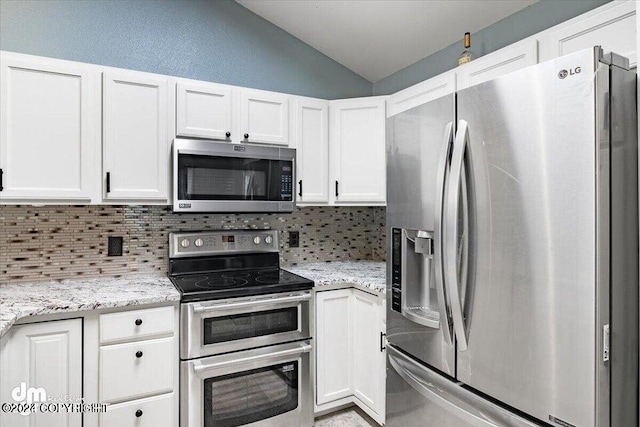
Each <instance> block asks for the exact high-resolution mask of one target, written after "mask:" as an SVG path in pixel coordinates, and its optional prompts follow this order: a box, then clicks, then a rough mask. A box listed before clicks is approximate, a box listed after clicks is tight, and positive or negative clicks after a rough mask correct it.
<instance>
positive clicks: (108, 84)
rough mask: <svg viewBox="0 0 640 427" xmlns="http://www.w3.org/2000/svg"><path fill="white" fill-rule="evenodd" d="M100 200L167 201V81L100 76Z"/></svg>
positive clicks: (113, 74) (132, 74)
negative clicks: (102, 93)
mask: <svg viewBox="0 0 640 427" xmlns="http://www.w3.org/2000/svg"><path fill="white" fill-rule="evenodd" d="M103 92H104V99H103V102H104V105H103V114H104V129H103V132H104V135H103V157H104V179H105V181H104V184H105V186H104V198H105V199H107V200H125V201H127V200H128V201H131V200H135V201H164V202H166V201H167V197H168V194H169V192H168V181H169V172H170V170H171V167H170V164H169V150H170V146H171V144H170V136H169V134H170V132H169V117H170V114H169V102H168V95H169V80H168V78H164V77H160V76H155V75H149V74H146V73H138V72H135V71H121V70H117V71H115V70H114V71H112V70H109V71H106V72H105V73H104V90H103Z"/></svg>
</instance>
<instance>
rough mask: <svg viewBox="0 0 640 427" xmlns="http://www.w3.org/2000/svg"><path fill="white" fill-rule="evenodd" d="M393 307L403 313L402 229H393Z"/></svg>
mask: <svg viewBox="0 0 640 427" xmlns="http://www.w3.org/2000/svg"><path fill="white" fill-rule="evenodd" d="M391 245H392V246H391V309H392V310H394V311H397V312H398V313H402V229H401V228H392V229H391Z"/></svg>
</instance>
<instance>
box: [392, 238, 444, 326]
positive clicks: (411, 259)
mask: <svg viewBox="0 0 640 427" xmlns="http://www.w3.org/2000/svg"><path fill="white" fill-rule="evenodd" d="M391 233H392V237H391V238H392V251H391V269H392V270H391V290H392V296H391V307H392V309H393V310H394V311H397V312H399V313H402V315H403V316H404V317H406V318H407V319H409V320H411V321H413V322H415V323H418V324H421V325H424V326H429V327H432V328H439V326H440V312H439V308H438V298H437V290H436V279H435V269H434V261H433V250H434V238H433V232H432V231H425V230H410V229H404V228H392V230H391Z"/></svg>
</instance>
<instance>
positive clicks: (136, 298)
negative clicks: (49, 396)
mask: <svg viewBox="0 0 640 427" xmlns="http://www.w3.org/2000/svg"><path fill="white" fill-rule="evenodd" d="M178 301H180V293H179V292H178V291H177V290H176V289H175V287H174V286H173V284H172V283H171V281H170V280H169V278H168V277H167V276H166V275H159V274H157V275H155V274H154V275H137V274H134V275H130V276H121V277H115V278H114V277H109V278H91V279H69V280H62V281H48V282H34V283H5V284H0V338H2V337H3V336H4V335H5V334H6V333H7V332H8V331H9V329H10V328H11V327H12V326H13V325H15V324H16V322H18V321H20V320H22V319H24V318H28V317H34V316H41V315H47V314H62V313H76V312H82V311H90V310H101V309H108V308H118V307H131V306H138V305H149V304H156V303H164V302H171V303H173V302H178Z"/></svg>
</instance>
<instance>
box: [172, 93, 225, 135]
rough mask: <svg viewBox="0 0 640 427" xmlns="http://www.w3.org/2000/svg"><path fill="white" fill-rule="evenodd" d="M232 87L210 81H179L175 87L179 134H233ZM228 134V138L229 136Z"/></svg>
mask: <svg viewBox="0 0 640 427" xmlns="http://www.w3.org/2000/svg"><path fill="white" fill-rule="evenodd" d="M231 97H232V90H231V88H229V87H227V86H222V85H216V84H210V83H197V84H196V83H194V84H189V83H178V84H177V86H176V107H177V111H176V116H177V133H178V135H179V136H189V137H196V138H210V139H227V138H230V137H231V136H232V135H231V123H232V122H231ZM227 133H229V137H227Z"/></svg>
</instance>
